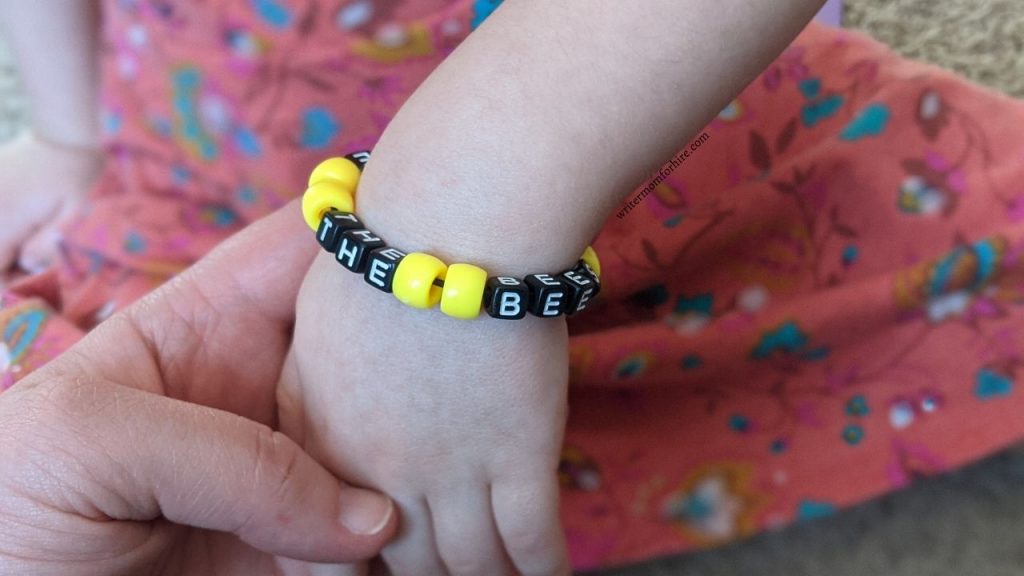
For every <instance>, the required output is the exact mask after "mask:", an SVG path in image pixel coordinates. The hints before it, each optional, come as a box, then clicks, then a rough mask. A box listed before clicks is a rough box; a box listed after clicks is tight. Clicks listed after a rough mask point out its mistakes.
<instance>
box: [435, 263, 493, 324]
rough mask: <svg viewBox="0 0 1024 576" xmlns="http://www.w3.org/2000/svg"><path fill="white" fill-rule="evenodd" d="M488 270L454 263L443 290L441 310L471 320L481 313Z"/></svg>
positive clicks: (452, 315)
mask: <svg viewBox="0 0 1024 576" xmlns="http://www.w3.org/2000/svg"><path fill="white" fill-rule="evenodd" d="M486 285H487V271H486V270H484V269H483V268H480V267H479V266H473V265H472V264H452V265H451V266H449V267H448V274H447V276H445V279H444V290H443V291H442V292H441V312H444V313H445V314H447V315H449V316H451V317H453V318H462V319H465V320H471V319H473V318H476V317H477V316H479V315H480V307H481V306H482V305H483V301H484V287H485V286H486Z"/></svg>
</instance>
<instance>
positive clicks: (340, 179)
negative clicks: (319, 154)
mask: <svg viewBox="0 0 1024 576" xmlns="http://www.w3.org/2000/svg"><path fill="white" fill-rule="evenodd" d="M361 175H362V173H361V172H360V171H359V166H356V163H355V162H353V161H351V160H349V159H348V158H342V157H340V156H339V157H337V158H328V159H327V160H324V161H323V162H321V163H320V164H319V165H317V167H316V168H314V169H313V173H312V174H310V175H309V185H310V186H312V185H314V184H316V183H318V182H335V183H337V184H340V185H341V186H343V187H344V188H346V189H347V190H348V191H349V192H350V193H352V194H355V192H356V185H358V184H359V176H361Z"/></svg>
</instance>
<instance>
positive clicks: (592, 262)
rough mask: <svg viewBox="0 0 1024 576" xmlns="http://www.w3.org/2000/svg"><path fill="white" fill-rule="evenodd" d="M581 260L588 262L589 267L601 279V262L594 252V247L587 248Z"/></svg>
mask: <svg viewBox="0 0 1024 576" xmlns="http://www.w3.org/2000/svg"><path fill="white" fill-rule="evenodd" d="M580 260H583V261H584V262H586V264H587V266H590V269H591V270H593V271H594V274H596V275H597V277H598V279H600V278H601V260H600V259H599V258H598V257H597V252H595V251H594V247H593V246H587V249H586V250H584V251H583V256H581V257H580Z"/></svg>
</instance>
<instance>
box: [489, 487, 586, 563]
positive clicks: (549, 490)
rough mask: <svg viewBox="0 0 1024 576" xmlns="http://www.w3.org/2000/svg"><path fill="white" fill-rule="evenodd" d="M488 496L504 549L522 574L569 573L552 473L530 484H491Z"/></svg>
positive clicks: (556, 488) (556, 490) (556, 489)
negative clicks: (489, 496)
mask: <svg viewBox="0 0 1024 576" xmlns="http://www.w3.org/2000/svg"><path fill="white" fill-rule="evenodd" d="M491 499H492V505H493V507H494V518H495V520H496V521H497V523H498V530H499V532H500V533H501V537H502V540H503V541H504V542H505V550H507V551H508V554H509V556H511V557H512V562H513V563H514V564H515V566H516V569H517V570H519V571H520V572H521V573H522V574H523V576H533V575H537V576H552V575H565V576H568V574H570V569H569V556H568V552H567V551H566V547H565V534H564V533H563V532H562V522H561V518H560V516H559V510H558V481H557V479H556V478H555V477H554V474H550V475H547V477H543V478H541V479H539V480H537V481H535V482H533V483H526V484H520V483H515V484H513V483H506V484H495V485H494V486H493V487H492V493H491Z"/></svg>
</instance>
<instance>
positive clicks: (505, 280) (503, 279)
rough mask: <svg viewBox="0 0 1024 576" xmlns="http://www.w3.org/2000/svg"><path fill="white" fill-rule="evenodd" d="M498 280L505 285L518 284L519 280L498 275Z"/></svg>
mask: <svg viewBox="0 0 1024 576" xmlns="http://www.w3.org/2000/svg"><path fill="white" fill-rule="evenodd" d="M498 282H499V283H501V284H504V285H505V286H519V280H518V279H516V278H511V277H509V276H498Z"/></svg>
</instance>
